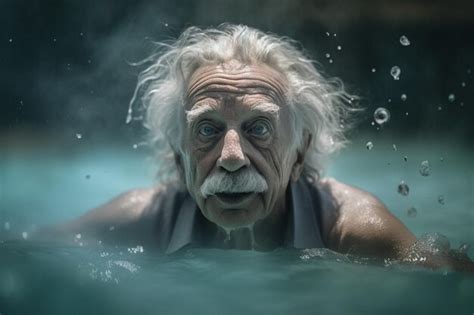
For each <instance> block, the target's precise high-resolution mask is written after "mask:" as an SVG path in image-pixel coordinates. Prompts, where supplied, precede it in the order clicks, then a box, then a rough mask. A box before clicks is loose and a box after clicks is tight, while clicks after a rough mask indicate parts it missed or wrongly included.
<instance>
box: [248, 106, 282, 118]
mask: <svg viewBox="0 0 474 315" xmlns="http://www.w3.org/2000/svg"><path fill="white" fill-rule="evenodd" d="M251 111H258V112H262V113H265V114H269V115H271V116H273V117H274V118H275V120H278V117H279V114H280V106H278V105H276V104H273V103H257V104H255V105H253V106H252V107H251Z"/></svg>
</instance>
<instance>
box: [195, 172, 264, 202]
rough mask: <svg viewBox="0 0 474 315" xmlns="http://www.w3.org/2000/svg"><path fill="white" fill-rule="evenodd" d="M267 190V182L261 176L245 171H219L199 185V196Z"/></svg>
mask: <svg viewBox="0 0 474 315" xmlns="http://www.w3.org/2000/svg"><path fill="white" fill-rule="evenodd" d="M267 189H268V184H267V181H266V180H265V178H263V176H262V175H260V174H259V173H257V172H256V171H253V170H250V169H246V170H244V171H239V172H236V173H228V172H224V171H220V172H218V173H214V174H212V175H211V176H209V177H207V178H206V180H205V181H204V183H203V184H202V185H201V194H202V196H203V197H204V198H207V197H209V196H212V195H215V194H218V193H247V192H254V193H261V192H264V191H266V190H267Z"/></svg>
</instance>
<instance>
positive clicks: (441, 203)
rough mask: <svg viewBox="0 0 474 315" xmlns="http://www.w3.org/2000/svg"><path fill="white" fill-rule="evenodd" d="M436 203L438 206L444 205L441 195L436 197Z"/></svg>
mask: <svg viewBox="0 0 474 315" xmlns="http://www.w3.org/2000/svg"><path fill="white" fill-rule="evenodd" d="M438 203H439V204H440V205H444V196H443V195H439V196H438Z"/></svg>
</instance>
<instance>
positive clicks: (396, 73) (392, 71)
mask: <svg viewBox="0 0 474 315" xmlns="http://www.w3.org/2000/svg"><path fill="white" fill-rule="evenodd" d="M400 73H402V70H400V67H398V66H393V67H392V69H390V75H391V76H392V77H393V79H394V80H400Z"/></svg>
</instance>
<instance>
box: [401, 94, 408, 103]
mask: <svg viewBox="0 0 474 315" xmlns="http://www.w3.org/2000/svg"><path fill="white" fill-rule="evenodd" d="M400 98H401V100H402V101H404V102H405V101H406V100H407V95H406V94H402V96H400Z"/></svg>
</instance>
